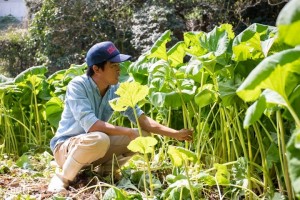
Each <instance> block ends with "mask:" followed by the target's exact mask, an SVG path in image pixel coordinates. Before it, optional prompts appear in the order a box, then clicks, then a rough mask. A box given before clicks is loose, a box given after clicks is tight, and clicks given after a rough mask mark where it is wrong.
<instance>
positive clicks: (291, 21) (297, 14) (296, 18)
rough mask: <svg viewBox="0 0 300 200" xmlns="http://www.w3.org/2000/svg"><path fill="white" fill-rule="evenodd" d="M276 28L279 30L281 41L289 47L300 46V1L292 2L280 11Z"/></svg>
mask: <svg viewBox="0 0 300 200" xmlns="http://www.w3.org/2000/svg"><path fill="white" fill-rule="evenodd" d="M276 26H277V27H278V29H279V39H280V40H282V41H283V42H285V43H286V44H288V45H291V46H296V45H299V44H300V37H299V32H300V1H299V0H291V1H289V2H288V3H287V4H286V5H285V6H284V7H283V9H282V10H281V11H280V13H279V15H278V17H277V20H276Z"/></svg>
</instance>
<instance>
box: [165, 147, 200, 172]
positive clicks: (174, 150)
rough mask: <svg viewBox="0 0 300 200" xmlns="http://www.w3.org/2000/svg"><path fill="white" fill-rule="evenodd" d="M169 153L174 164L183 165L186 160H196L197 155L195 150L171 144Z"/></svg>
mask: <svg viewBox="0 0 300 200" xmlns="http://www.w3.org/2000/svg"><path fill="white" fill-rule="evenodd" d="M168 154H169V155H170V158H171V160H172V163H173V165H175V166H177V167H181V166H182V165H183V164H184V163H185V161H186V160H190V161H192V162H195V161H196V160H197V156H196V154H195V153H194V152H192V151H189V150H188V149H185V148H182V147H175V146H169V149H168Z"/></svg>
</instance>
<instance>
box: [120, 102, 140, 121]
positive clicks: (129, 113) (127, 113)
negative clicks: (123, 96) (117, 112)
mask: <svg viewBox="0 0 300 200" xmlns="http://www.w3.org/2000/svg"><path fill="white" fill-rule="evenodd" d="M135 110H136V114H137V117H138V118H139V117H140V116H141V115H142V114H144V112H143V111H142V110H141V109H140V108H139V107H138V106H135ZM122 114H123V115H124V116H126V117H128V119H129V120H130V121H131V122H133V123H135V124H136V119H135V116H134V112H133V109H132V108H131V107H128V108H127V110H125V111H124V112H122Z"/></svg>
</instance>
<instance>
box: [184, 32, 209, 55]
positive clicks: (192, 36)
mask: <svg viewBox="0 0 300 200" xmlns="http://www.w3.org/2000/svg"><path fill="white" fill-rule="evenodd" d="M203 34H204V32H186V33H184V35H183V38H184V42H185V46H186V49H185V51H186V52H187V53H188V54H190V55H193V56H197V57H198V56H201V55H203V54H205V53H206V52H207V50H205V49H204V48H203V47H201V45H200V37H201V36H202V35H203Z"/></svg>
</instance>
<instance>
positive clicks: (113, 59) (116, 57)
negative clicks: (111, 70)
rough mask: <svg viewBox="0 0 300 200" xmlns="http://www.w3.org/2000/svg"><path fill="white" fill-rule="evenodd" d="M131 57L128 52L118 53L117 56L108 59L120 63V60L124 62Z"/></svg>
mask: <svg viewBox="0 0 300 200" xmlns="http://www.w3.org/2000/svg"><path fill="white" fill-rule="evenodd" d="M130 58H131V56H130V55H126V54H118V55H116V56H115V57H113V58H111V59H109V60H108V61H110V62H115V63H120V62H124V61H127V60H129V59H130Z"/></svg>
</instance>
